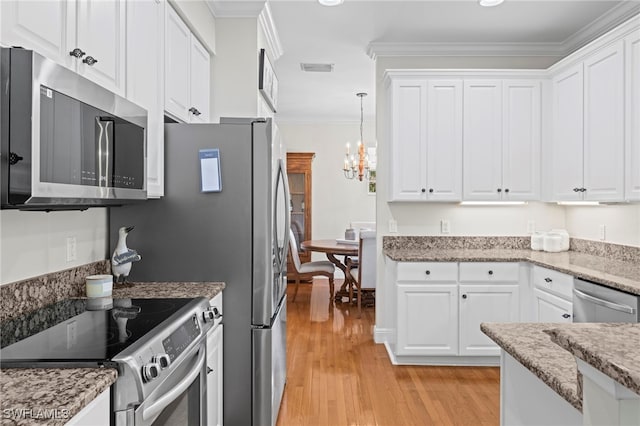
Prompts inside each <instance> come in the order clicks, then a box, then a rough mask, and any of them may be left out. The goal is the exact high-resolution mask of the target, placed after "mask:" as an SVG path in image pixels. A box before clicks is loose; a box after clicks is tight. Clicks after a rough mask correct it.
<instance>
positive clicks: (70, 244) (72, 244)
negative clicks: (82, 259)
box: [67, 237, 77, 262]
mask: <svg viewBox="0 0 640 426" xmlns="http://www.w3.org/2000/svg"><path fill="white" fill-rule="evenodd" d="M76 257H77V253H76V237H67V262H73V261H74V260H76Z"/></svg>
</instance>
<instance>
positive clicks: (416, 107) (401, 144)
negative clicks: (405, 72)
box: [391, 80, 427, 201]
mask: <svg viewBox="0 0 640 426" xmlns="http://www.w3.org/2000/svg"><path fill="white" fill-rule="evenodd" d="M426 92H427V83H426V81H425V80H396V81H393V82H392V83H391V201H420V200H426V172H425V166H426V138H427V128H426V121H427V97H426Z"/></svg>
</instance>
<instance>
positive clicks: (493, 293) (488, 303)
mask: <svg viewBox="0 0 640 426" xmlns="http://www.w3.org/2000/svg"><path fill="white" fill-rule="evenodd" d="M518 297H519V292H518V285H517V284H514V285H510V284H509V285H491V286H486V285H460V297H459V300H460V355H500V348H499V347H498V345H496V344H495V343H494V342H493V341H492V340H491V339H489V338H488V337H487V336H486V335H485V334H484V333H483V332H482V331H480V323H483V322H518V320H519V313H520V308H519V306H520V304H519V298H518Z"/></svg>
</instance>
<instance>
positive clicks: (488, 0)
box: [478, 0, 504, 7]
mask: <svg viewBox="0 0 640 426" xmlns="http://www.w3.org/2000/svg"><path fill="white" fill-rule="evenodd" d="M503 1H504V0H478V3H479V4H480V6H484V7H493V6H497V5H499V4H501V3H502V2H503Z"/></svg>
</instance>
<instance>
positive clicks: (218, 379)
mask: <svg viewBox="0 0 640 426" xmlns="http://www.w3.org/2000/svg"><path fill="white" fill-rule="evenodd" d="M222 329H223V325H222V324H220V325H219V326H217V327H216V328H215V329H214V330H213V332H211V333H210V334H209V335H208V336H207V425H211V426H220V425H222Z"/></svg>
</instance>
